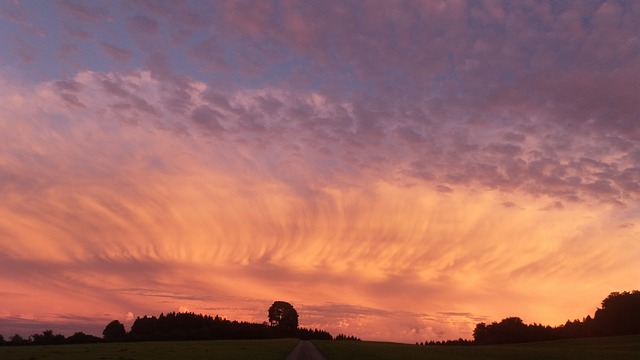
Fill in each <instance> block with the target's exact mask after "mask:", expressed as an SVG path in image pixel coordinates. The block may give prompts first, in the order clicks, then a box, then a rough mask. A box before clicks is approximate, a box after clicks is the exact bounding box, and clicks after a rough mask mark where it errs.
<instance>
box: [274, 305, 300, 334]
mask: <svg viewBox="0 0 640 360" xmlns="http://www.w3.org/2000/svg"><path fill="white" fill-rule="evenodd" d="M269 323H270V324H271V326H275V327H278V328H280V329H282V330H285V331H292V330H296V329H297V328H298V312H297V311H296V309H294V308H293V305H291V304H289V303H288V302H285V301H275V302H274V303H273V304H272V305H271V307H269Z"/></svg>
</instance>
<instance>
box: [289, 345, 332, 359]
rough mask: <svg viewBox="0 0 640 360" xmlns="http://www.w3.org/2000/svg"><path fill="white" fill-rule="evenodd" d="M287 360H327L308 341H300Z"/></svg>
mask: <svg viewBox="0 0 640 360" xmlns="http://www.w3.org/2000/svg"><path fill="white" fill-rule="evenodd" d="M287 360H327V359H325V358H324V356H322V354H320V351H318V349H316V347H315V346H314V345H313V344H312V343H311V342H310V341H300V342H299V343H298V345H296V347H295V348H293V351H292V352H291V354H289V356H287Z"/></svg>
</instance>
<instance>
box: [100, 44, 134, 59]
mask: <svg viewBox="0 0 640 360" xmlns="http://www.w3.org/2000/svg"><path fill="white" fill-rule="evenodd" d="M100 47H101V48H102V50H103V51H104V52H105V53H106V54H107V55H109V56H110V57H111V58H112V59H114V60H117V61H129V60H131V58H133V53H132V52H131V51H129V50H127V49H123V48H120V47H118V46H115V45H112V44H109V43H106V42H102V43H100Z"/></svg>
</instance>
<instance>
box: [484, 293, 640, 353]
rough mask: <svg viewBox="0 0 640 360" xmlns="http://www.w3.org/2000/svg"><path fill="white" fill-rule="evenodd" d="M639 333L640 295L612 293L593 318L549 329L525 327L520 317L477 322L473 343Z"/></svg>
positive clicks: (530, 325)
mask: <svg viewBox="0 0 640 360" xmlns="http://www.w3.org/2000/svg"><path fill="white" fill-rule="evenodd" d="M631 334H640V292H639V291H637V290H634V291H631V292H627V291H625V292H622V293H619V292H613V293H611V294H609V296H607V298H606V299H604V300H602V308H600V309H598V310H596V313H595V316H594V317H593V318H592V317H591V316H587V317H585V318H583V319H582V321H580V320H577V319H576V320H573V321H571V320H567V322H566V323H565V324H563V325H560V326H557V327H554V328H552V327H551V326H548V325H547V326H543V325H541V324H529V325H526V324H524V323H523V322H522V320H521V319H520V318H515V317H512V318H506V319H504V320H502V321H501V322H499V323H497V322H493V323H491V324H489V325H487V324H485V323H479V324H477V325H476V327H475V329H474V330H473V338H474V343H476V344H504V343H514V342H531V341H545V340H555V339H573V338H584V337H590V336H615V335H631Z"/></svg>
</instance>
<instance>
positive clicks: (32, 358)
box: [0, 335, 640, 360]
mask: <svg viewBox="0 0 640 360" xmlns="http://www.w3.org/2000/svg"><path fill="white" fill-rule="evenodd" d="M297 342H298V340H295V339H281V340H225V341H182V342H141V343H111V344H89V345H56V346H20V347H11V346H2V347H0V359H2V360H36V359H44V360H81V359H82V360H85V359H95V360H146V359H148V360H152V359H153V360H155V359H158V360H168V359H184V360H200V359H208V360H212V359H230V360H243V359H247V360H249V359H250V360H263V359H264V360H271V359H273V360H284V359H285V358H286V357H287V355H288V354H289V353H290V352H291V350H292V349H293V348H294V347H295V345H296V343H297ZM313 343H314V344H315V345H316V346H317V347H318V349H320V351H321V352H322V353H323V354H324V355H325V357H326V358H327V359H329V360H343V359H349V360H358V359H367V360H382V359H385V360H386V359H403V360H412V359H428V360H466V359H479V360H483V359H509V360H511V359H515V360H534V359H535V360H538V359H544V360H596V359H597V360H601V359H602V360H605V359H606V360H609V359H611V360H638V359H640V335H634V336H621V337H606V338H593V339H577V340H563V341H550V342H541V343H530V344H516V345H497V346H418V345H406V344H397V343H382V342H366V341H362V342H359V341H314V342H313Z"/></svg>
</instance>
